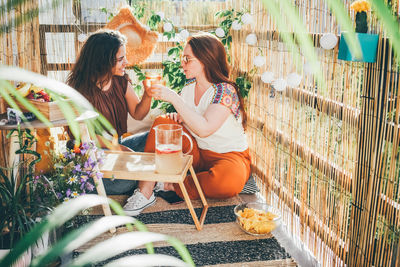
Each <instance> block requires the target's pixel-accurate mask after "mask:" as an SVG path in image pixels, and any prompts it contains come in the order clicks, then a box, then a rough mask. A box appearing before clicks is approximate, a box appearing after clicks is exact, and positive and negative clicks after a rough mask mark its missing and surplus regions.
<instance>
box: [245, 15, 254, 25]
mask: <svg viewBox="0 0 400 267" xmlns="http://www.w3.org/2000/svg"><path fill="white" fill-rule="evenodd" d="M242 22H243V24H245V25H246V24H253V23H254V19H253V16H252V15H251V14H249V13H244V14H243V15H242Z"/></svg>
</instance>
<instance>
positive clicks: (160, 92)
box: [151, 84, 178, 104]
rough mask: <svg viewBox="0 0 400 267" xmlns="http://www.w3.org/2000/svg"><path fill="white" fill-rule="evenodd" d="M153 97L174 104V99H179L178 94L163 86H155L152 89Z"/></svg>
mask: <svg viewBox="0 0 400 267" xmlns="http://www.w3.org/2000/svg"><path fill="white" fill-rule="evenodd" d="M151 92H152V96H153V97H154V99H156V100H163V101H166V102H170V103H171V104H173V101H174V99H176V98H177V97H178V94H177V93H176V92H175V91H174V90H171V89H170V88H168V87H166V86H163V85H161V84H155V85H153V86H152V87H151Z"/></svg>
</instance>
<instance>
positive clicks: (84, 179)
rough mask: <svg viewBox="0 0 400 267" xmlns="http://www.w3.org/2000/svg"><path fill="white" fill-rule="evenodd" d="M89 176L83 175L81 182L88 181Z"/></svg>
mask: <svg viewBox="0 0 400 267" xmlns="http://www.w3.org/2000/svg"><path fill="white" fill-rule="evenodd" d="M88 178H89V177H88V176H87V175H81V182H86V181H87V179H88Z"/></svg>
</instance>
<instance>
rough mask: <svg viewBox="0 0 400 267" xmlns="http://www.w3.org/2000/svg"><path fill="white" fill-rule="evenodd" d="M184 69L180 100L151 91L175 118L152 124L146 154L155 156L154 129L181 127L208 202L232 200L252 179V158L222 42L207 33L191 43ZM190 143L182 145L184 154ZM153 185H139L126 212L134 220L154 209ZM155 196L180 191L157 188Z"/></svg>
mask: <svg viewBox="0 0 400 267" xmlns="http://www.w3.org/2000/svg"><path fill="white" fill-rule="evenodd" d="M182 68H183V71H184V73H185V75H186V78H187V82H186V85H185V87H184V88H183V89H182V92H181V94H180V95H178V94H177V93H176V92H175V91H173V90H171V89H169V88H168V87H165V86H162V85H153V86H152V88H151V89H152V95H153V97H154V98H155V99H161V100H163V101H167V102H170V103H171V104H172V105H173V106H174V107H175V109H176V111H177V113H171V114H168V115H167V116H162V117H159V118H157V119H156V120H155V122H154V124H153V126H152V129H151V131H150V133H149V137H148V139H147V141H146V146H145V151H147V152H154V151H155V131H154V127H155V126H157V125H159V124H166V123H176V124H182V125H183V128H184V131H185V132H187V133H189V134H190V135H191V137H192V140H193V144H194V145H193V150H192V152H191V154H192V155H193V168H194V170H195V171H196V175H197V178H198V180H199V182H200V185H201V188H202V190H203V192H204V194H205V196H206V197H209V198H230V197H233V196H235V195H237V194H239V193H240V192H241V191H242V189H243V187H244V185H245V183H246V182H247V180H248V178H249V175H250V155H249V149H248V144H247V140H246V134H245V124H246V112H245V110H244V107H243V98H242V96H241V95H240V92H239V90H238V87H237V85H236V84H235V83H234V82H233V81H232V80H230V79H229V74H230V70H229V65H228V62H227V55H226V52H225V48H224V46H223V45H222V43H221V41H220V40H219V39H218V38H216V37H215V36H213V35H211V34H208V33H201V34H197V35H194V36H192V37H189V39H188V41H187V44H186V46H185V48H184V50H183V56H182ZM186 147H189V142H188V141H187V140H186V139H185V138H184V139H183V150H184V151H185V148H186ZM185 187H186V189H187V191H188V193H189V196H190V198H192V199H196V198H199V195H198V193H197V190H196V187H195V185H194V182H193V179H191V177H190V175H189V176H188V177H187V178H186V180H185ZM154 188H155V183H154V182H148V181H140V182H139V186H138V189H136V190H135V192H134V194H133V196H131V197H130V198H129V199H128V202H127V204H126V205H125V206H124V210H125V212H126V213H127V214H128V215H131V216H135V215H138V214H139V213H140V212H141V211H142V210H143V209H144V208H146V207H149V206H151V205H153V204H154V203H155V196H154V193H153V190H154ZM156 188H157V189H158V190H160V189H161V190H173V191H175V192H176V193H177V194H178V195H179V196H180V197H182V192H181V191H180V189H179V186H178V185H176V186H174V185H173V184H161V183H157V185H156Z"/></svg>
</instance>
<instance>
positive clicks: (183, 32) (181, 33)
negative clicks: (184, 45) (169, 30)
mask: <svg viewBox="0 0 400 267" xmlns="http://www.w3.org/2000/svg"><path fill="white" fill-rule="evenodd" d="M189 35H190V33H189V32H188V31H187V30H185V29H183V30H181V32H180V33H179V36H180V37H181V38H182V39H183V40H186V39H187V38H188V37H189Z"/></svg>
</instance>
